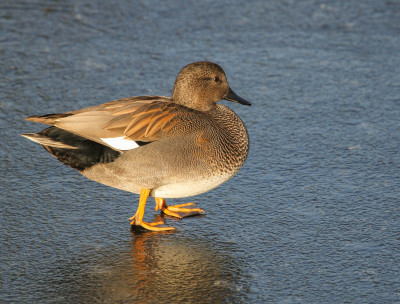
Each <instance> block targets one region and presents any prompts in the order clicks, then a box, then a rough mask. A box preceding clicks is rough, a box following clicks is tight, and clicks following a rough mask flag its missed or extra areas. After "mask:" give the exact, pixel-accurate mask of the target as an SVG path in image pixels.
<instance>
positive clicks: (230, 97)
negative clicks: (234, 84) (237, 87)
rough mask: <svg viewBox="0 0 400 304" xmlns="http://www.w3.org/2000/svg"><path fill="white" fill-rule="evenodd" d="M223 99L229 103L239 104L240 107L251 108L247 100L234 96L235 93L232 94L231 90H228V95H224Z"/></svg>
mask: <svg viewBox="0 0 400 304" xmlns="http://www.w3.org/2000/svg"><path fill="white" fill-rule="evenodd" d="M224 99H226V100H229V101H234V102H237V103H240V104H242V105H246V106H251V103H250V102H248V101H247V100H245V99H243V98H242V97H240V96H239V95H236V93H235V92H233V91H232V90H231V88H229V90H228V93H226V95H225V97H224Z"/></svg>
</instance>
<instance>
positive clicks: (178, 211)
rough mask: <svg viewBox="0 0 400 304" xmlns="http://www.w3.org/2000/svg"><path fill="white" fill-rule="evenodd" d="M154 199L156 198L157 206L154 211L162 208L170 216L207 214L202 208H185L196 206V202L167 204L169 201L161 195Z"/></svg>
mask: <svg viewBox="0 0 400 304" xmlns="http://www.w3.org/2000/svg"><path fill="white" fill-rule="evenodd" d="M154 199H155V200H156V208H155V209H154V211H157V210H159V209H160V210H161V211H162V212H164V213H165V214H167V215H170V216H174V217H177V218H183V217H186V216H191V215H196V214H205V212H204V210H203V209H200V208H184V207H188V206H196V204H194V203H187V204H181V205H173V206H167V202H166V201H165V199H163V198H160V197H155V198H154Z"/></svg>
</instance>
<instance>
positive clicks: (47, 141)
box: [21, 133, 78, 149]
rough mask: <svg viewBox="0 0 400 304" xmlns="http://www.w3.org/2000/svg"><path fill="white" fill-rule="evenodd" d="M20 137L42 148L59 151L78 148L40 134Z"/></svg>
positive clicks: (27, 134)
mask: <svg viewBox="0 0 400 304" xmlns="http://www.w3.org/2000/svg"><path fill="white" fill-rule="evenodd" d="M21 136H23V137H26V138H27V139H29V140H32V141H34V142H37V143H38V144H41V145H42V146H48V147H53V148H59V149H78V147H75V146H71V145H67V144H65V143H62V142H60V141H56V140H53V139H51V138H50V137H47V136H45V135H42V134H41V133H25V134H21Z"/></svg>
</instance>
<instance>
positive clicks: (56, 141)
mask: <svg viewBox="0 0 400 304" xmlns="http://www.w3.org/2000/svg"><path fill="white" fill-rule="evenodd" d="M21 135H22V136H24V137H26V138H28V139H30V140H32V141H34V142H37V143H38V144H41V145H42V146H43V147H44V148H45V149H46V150H47V151H48V152H49V153H50V154H52V155H53V156H54V157H56V158H57V159H58V160H59V161H60V162H62V163H63V164H64V165H67V166H69V167H72V168H74V169H77V170H78V171H84V170H85V169H88V168H90V167H92V166H94V165H96V164H99V163H100V164H104V163H109V162H113V161H114V160H115V159H116V158H118V157H119V156H120V155H121V152H119V151H116V150H113V149H111V148H109V147H107V146H104V145H101V144H99V143H97V142H94V141H92V140H89V139H86V138H83V137H81V136H78V135H75V134H72V133H70V132H68V131H65V130H62V129H59V128H57V127H49V128H47V129H44V130H43V131H42V132H40V133H26V134H21Z"/></svg>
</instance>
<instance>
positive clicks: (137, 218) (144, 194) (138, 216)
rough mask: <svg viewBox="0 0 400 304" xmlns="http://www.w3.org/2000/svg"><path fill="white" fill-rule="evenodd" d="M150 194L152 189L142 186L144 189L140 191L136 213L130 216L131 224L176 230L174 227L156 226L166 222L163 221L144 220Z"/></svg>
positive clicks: (148, 227) (155, 228)
mask: <svg viewBox="0 0 400 304" xmlns="http://www.w3.org/2000/svg"><path fill="white" fill-rule="evenodd" d="M149 194H150V189H146V188H142V190H141V191H140V198H139V207H138V209H137V211H136V213H135V215H134V216H132V217H131V218H130V220H131V225H136V226H141V227H143V228H145V229H147V230H152V231H166V230H174V229H175V228H174V227H155V226H158V225H162V224H164V222H163V221H159V222H153V223H146V222H143V216H144V209H145V207H146V201H147V198H148V197H149Z"/></svg>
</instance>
